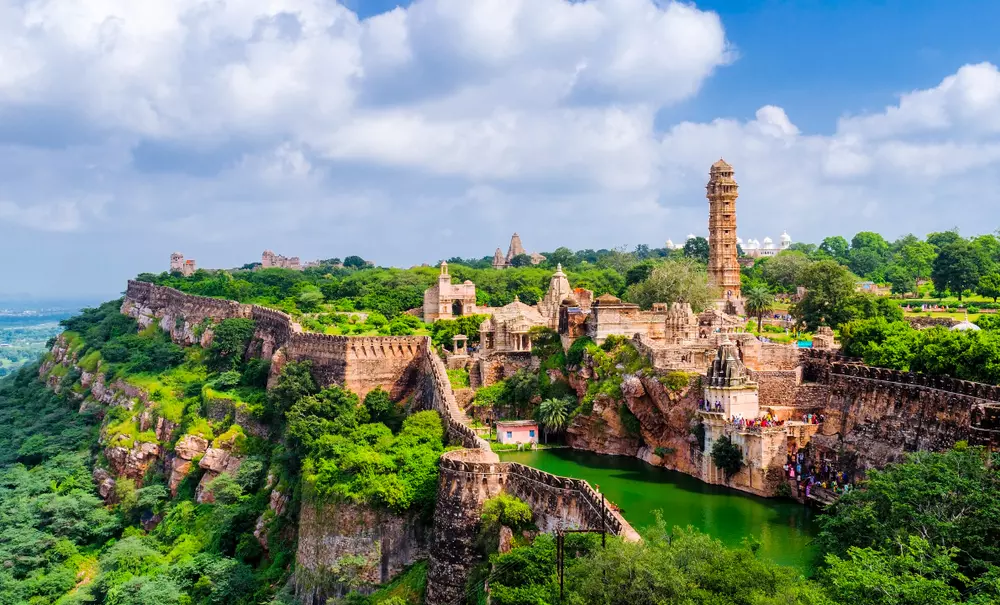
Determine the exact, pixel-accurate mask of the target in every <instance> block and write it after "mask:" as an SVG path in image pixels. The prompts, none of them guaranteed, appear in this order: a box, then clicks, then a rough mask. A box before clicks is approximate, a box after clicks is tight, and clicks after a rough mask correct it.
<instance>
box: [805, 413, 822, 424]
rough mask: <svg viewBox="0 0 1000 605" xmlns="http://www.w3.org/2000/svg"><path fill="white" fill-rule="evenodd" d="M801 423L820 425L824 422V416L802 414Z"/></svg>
mask: <svg viewBox="0 0 1000 605" xmlns="http://www.w3.org/2000/svg"><path fill="white" fill-rule="evenodd" d="M802 422H804V423H806V424H820V423H822V422H826V416H825V415H824V414H803V415H802Z"/></svg>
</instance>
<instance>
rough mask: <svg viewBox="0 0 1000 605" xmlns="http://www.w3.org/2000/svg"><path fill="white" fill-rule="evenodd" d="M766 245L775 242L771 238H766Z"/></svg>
mask: <svg viewBox="0 0 1000 605" xmlns="http://www.w3.org/2000/svg"><path fill="white" fill-rule="evenodd" d="M764 243H765V244H773V243H774V240H772V239H771V238H769V237H765V238H764Z"/></svg>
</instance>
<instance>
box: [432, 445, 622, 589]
mask: <svg viewBox="0 0 1000 605" xmlns="http://www.w3.org/2000/svg"><path fill="white" fill-rule="evenodd" d="M500 493H508V494H511V495H514V496H517V497H518V498H520V499H522V500H524V501H525V502H527V503H528V504H529V505H531V508H532V511H533V512H534V513H535V520H536V523H537V524H538V526H539V528H540V529H542V530H543V531H554V530H557V529H560V528H565V529H600V528H601V527H602V520H601V514H602V513H601V511H602V508H601V497H600V495H599V494H598V493H597V492H596V491H594V489H593V488H591V487H590V485H589V484H587V482H586V481H581V480H578V479H567V478H564V477H556V476H554V475H551V474H549V473H545V472H542V471H539V470H536V469H533V468H529V467H526V466H523V465H521V464H516V463H510V462H498V461H496V458H495V454H492V452H486V451H483V450H471V449H470V450H458V451H453V452H448V453H446V454H444V455H443V456H442V457H441V474H440V478H439V480H438V503H437V507H436V509H435V511H434V530H433V535H432V538H431V550H430V555H431V556H430V567H429V569H428V572H427V594H426V597H425V602H426V603H427V605H446V604H450V603H459V602H464V601H463V600H462V595H463V594H464V592H465V583H466V581H467V580H468V576H469V571H470V570H471V569H472V566H473V564H474V563H475V562H476V561H477V559H478V558H479V556H478V553H477V552H476V551H475V546H474V544H475V541H476V540H475V539H476V532H477V529H478V525H479V515H480V514H481V512H482V507H483V503H484V502H485V501H486V500H488V499H489V498H492V497H493V496H496V495H498V494H500ZM603 514H604V527H606V528H607V531H608V532H609V533H611V534H613V535H618V536H622V537H624V538H625V539H627V540H639V535H638V533H636V531H635V530H634V529H632V526H630V525H629V524H628V522H627V521H625V519H624V518H622V517H621V515H619V514H618V513H617V512H615V511H613V510H612V509H611V507H610V506H607V505H605V506H604V508H603Z"/></svg>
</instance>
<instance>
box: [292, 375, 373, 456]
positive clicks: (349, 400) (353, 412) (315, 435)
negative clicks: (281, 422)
mask: <svg viewBox="0 0 1000 605" xmlns="http://www.w3.org/2000/svg"><path fill="white" fill-rule="evenodd" d="M285 418H286V419H287V421H288V428H287V433H288V436H289V437H291V438H292V440H293V442H294V443H296V444H297V446H298V448H299V449H300V450H301V451H310V450H312V448H313V446H314V445H315V444H316V441H317V440H318V439H319V438H320V437H322V436H323V435H326V434H338V433H345V432H347V431H349V430H351V429H353V428H355V427H357V426H358V425H359V424H364V423H366V422H368V421H369V416H368V409H367V408H365V407H364V406H362V405H360V401H359V400H358V396H357V395H355V394H354V393H352V392H351V391H348V390H347V389H344V388H341V387H339V386H331V387H327V388H325V389H323V390H322V391H320V392H319V393H317V394H315V395H310V396H308V397H303V398H302V399H299V400H298V401H296V402H295V403H294V404H292V407H291V408H290V409H289V410H288V412H287V413H286V414H285Z"/></svg>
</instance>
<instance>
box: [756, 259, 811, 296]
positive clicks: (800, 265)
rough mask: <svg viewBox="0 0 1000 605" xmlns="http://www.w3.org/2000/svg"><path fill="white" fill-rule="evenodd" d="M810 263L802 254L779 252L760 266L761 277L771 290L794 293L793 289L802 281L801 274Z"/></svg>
mask: <svg viewBox="0 0 1000 605" xmlns="http://www.w3.org/2000/svg"><path fill="white" fill-rule="evenodd" d="M811 263H812V261H810V260H809V257H807V256H806V255H805V253H803V252H796V251H791V250H789V251H785V252H779V253H778V254H777V255H776V256H774V257H772V258H769V259H767V262H765V263H763V264H762V266H761V275H762V276H763V278H764V281H766V282H767V284H768V285H769V286H770V287H771V288H773V289H775V290H777V291H779V292H795V287H796V286H798V285H799V283H800V281H801V279H802V272H803V271H804V270H805V268H806V267H808V266H809V265H810V264H811Z"/></svg>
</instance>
